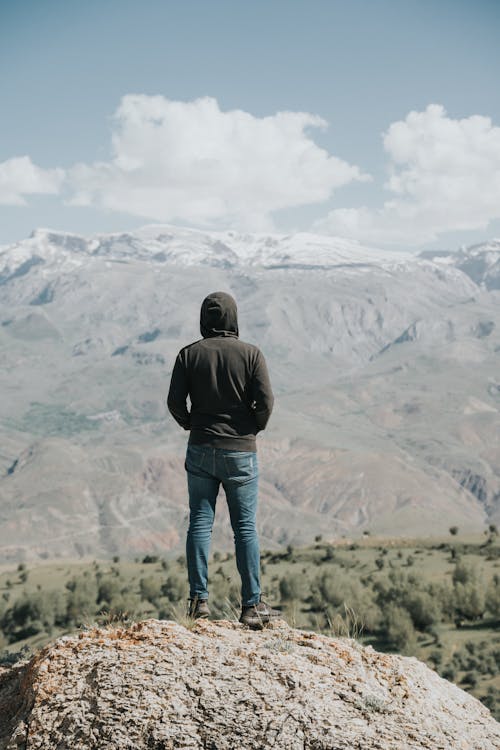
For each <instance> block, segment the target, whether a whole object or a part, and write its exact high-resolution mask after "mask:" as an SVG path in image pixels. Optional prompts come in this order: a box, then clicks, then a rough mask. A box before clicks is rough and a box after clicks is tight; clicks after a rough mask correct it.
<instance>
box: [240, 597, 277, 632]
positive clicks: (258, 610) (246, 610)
mask: <svg viewBox="0 0 500 750" xmlns="http://www.w3.org/2000/svg"><path fill="white" fill-rule="evenodd" d="M278 617H281V618H283V613H282V612H281V611H280V610H279V609H272V607H270V606H269V604H266V603H265V602H263V601H262V599H261V600H260V602H259V603H258V604H251V605H249V606H244V607H242V608H241V617H240V622H241V623H243V625H248V626H249V627H250V628H254V629H255V630H261V629H262V628H263V627H264V625H265V624H266V623H268V622H270V621H271V620H274V619H277V618H278Z"/></svg>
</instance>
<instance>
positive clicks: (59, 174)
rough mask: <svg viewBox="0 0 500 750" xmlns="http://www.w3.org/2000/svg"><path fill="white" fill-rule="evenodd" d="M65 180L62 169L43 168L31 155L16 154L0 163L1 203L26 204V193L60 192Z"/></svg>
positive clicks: (10, 204)
mask: <svg viewBox="0 0 500 750" xmlns="http://www.w3.org/2000/svg"><path fill="white" fill-rule="evenodd" d="M63 180H64V170H62V169H42V168H41V167H37V166H36V164H33V162H32V161H31V159H30V158H29V156H16V157H14V158H12V159H8V160H7V161H4V162H1V163H0V204H4V205H8V206H24V205H25V204H26V200H25V198H24V196H25V195H31V194H34V193H49V194H50V193H53V194H55V193H58V192H59V190H60V187H61V184H62V182H63Z"/></svg>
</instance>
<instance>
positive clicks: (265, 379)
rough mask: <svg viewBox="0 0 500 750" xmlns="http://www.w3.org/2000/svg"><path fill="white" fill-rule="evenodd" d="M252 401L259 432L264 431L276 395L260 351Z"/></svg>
mask: <svg viewBox="0 0 500 750" xmlns="http://www.w3.org/2000/svg"><path fill="white" fill-rule="evenodd" d="M251 392H252V400H253V402H254V405H255V407H254V408H255V412H254V414H255V422H256V424H257V432H260V430H263V429H264V428H265V426H266V425H267V423H268V420H269V417H270V416H271V412H272V410H273V404H274V395H273V391H272V388H271V381H270V380H269V373H268V371H267V364H266V360H265V359H264V355H263V354H262V352H261V351H260V350H257V357H256V360H255V365H254V370H253V374H252V385H251Z"/></svg>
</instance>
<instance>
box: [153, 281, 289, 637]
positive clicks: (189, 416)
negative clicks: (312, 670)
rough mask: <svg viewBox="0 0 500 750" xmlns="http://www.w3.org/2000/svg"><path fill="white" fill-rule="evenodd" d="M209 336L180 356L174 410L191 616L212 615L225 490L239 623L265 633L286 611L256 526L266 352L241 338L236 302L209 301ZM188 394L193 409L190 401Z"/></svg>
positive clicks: (266, 401)
mask: <svg viewBox="0 0 500 750" xmlns="http://www.w3.org/2000/svg"><path fill="white" fill-rule="evenodd" d="M200 329H201V334H202V336H203V338H202V339H200V340H199V341H195V342H194V343H193V344H190V345H189V346H185V347H184V348H183V349H181V350H180V352H179V354H178V355H177V358H176V360H175V365H174V369H173V371H172V378H171V382H170V389H169V393H168V399H167V405H168V408H169V410H170V412H171V414H172V416H173V417H174V418H175V419H176V421H177V422H178V423H179V424H180V425H181V427H183V428H184V429H185V430H189V431H190V433H189V441H188V445H187V451H186V461H185V469H186V472H187V483H188V493H189V511H190V514H189V528H188V532H187V539H186V557H187V567H188V578H189V597H190V598H189V614H190V615H191V616H192V617H195V618H196V617H208V615H209V614H210V610H209V608H208V556H209V551H210V539H211V534H212V526H213V522H214V517H215V504H216V499H217V494H218V491H219V486H220V485H221V484H222V486H223V487H224V491H225V494H226V499H227V504H228V507H229V515H230V518H231V526H232V529H233V532H234V542H235V551H236V564H237V567H238V572H239V574H240V577H241V603H242V608H241V617H240V622H242V623H244V624H246V625H249V626H251V627H261V626H262V624H263V623H265V622H269V620H270V619H271V618H272V617H278V616H281V612H279V611H278V610H275V609H271V607H269V605H267V604H266V603H265V602H263V601H262V599H261V589H260V551H259V538H258V535H257V528H256V513H257V494H258V465H257V448H256V440H255V436H256V434H257V433H258V432H260V431H261V430H263V429H264V428H265V426H266V424H267V422H268V419H269V417H270V415H271V411H272V408H273V402H274V397H273V392H272V390H271V384H270V381H269V375H268V372H267V366H266V361H265V359H264V356H263V354H262V352H261V351H260V350H259V349H258V348H257V347H256V346H253V345H252V344H247V343H245V342H243V341H240V339H239V331H238V316H237V309H236V302H235V300H234V299H233V297H232V296H231V295H230V294H226V293H225V292H214V293H213V294H209V295H208V297H206V298H205V299H204V300H203V303H202V306H201V313H200ZM188 396H189V399H190V402H191V410H190V411H188V408H187V405H186V400H187V397H188Z"/></svg>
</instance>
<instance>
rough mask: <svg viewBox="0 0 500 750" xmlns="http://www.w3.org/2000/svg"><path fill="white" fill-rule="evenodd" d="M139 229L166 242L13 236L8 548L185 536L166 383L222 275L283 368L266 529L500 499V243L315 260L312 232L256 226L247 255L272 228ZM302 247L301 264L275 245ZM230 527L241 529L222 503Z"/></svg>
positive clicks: (492, 506)
mask: <svg viewBox="0 0 500 750" xmlns="http://www.w3.org/2000/svg"><path fill="white" fill-rule="evenodd" d="M176 231H177V230H176ZM144 232H145V233H146V234H147V233H148V232H149V233H150V234H151V235H152V236H153V240H151V242H152V243H153V246H152V245H151V244H148V242H150V240H144V242H145V243H146V244H145V245H144V246H142V245H141V247H142V250H140V252H138V256H139V257H136V256H137V251H136V249H135V248H136V246H135V245H134V242H135V243H136V244H139V245H140V244H141V242H143V240H140V238H138V237H136V238H135V240H134V242H132V241H129V239H127V240H126V241H125V240H124V239H123V237H125V238H130V234H127V233H122V234H115V235H112V237H113V238H114V239H113V241H112V242H111V243H108V244H104V245H99V242H97V244H95V242H96V240H95V238H94V239H92V238H89V239H88V240H84V241H82V240H81V238H80V239H78V241H76V240H74V237H75V236H74V235H70V234H68V235H65V236H62V235H58V236H57V238H55V239H58V241H61V242H62V244H63V245H64V243H65V242H67V241H71V242H73V241H75V242H76V245H75V247H76V249H72V248H71V247H69V249H68V247H66V249H64V247H59V246H58V245H57V244H54V242H52V240H50V242H49V240H47V235H46V234H45V233H42V234H41V235H36V234H35V236H34V237H33V238H32V239H31V240H29V241H28V244H26V243H24V244H23V243H21V245H19V247H16V248H14V249H12V248H11V249H10V250H7V251H5V249H3V250H2V251H1V252H0V354H1V356H2V358H3V368H2V369H1V370H0V388H1V390H2V394H3V398H2V402H1V407H0V435H1V436H2V446H3V448H2V451H0V513H1V514H2V521H3V523H2V526H1V528H0V559H8V560H14V559H18V560H19V559H25V556H26V555H28V554H34V555H35V556H39V555H46V554H49V555H51V556H52V555H53V554H56V555H64V556H69V557H73V556H75V555H76V556H78V555H82V556H86V555H92V554H94V555H96V556H99V557H105V556H109V555H113V554H121V555H123V556H126V555H132V556H133V555H134V554H136V553H142V552H154V551H158V550H159V549H160V547H161V542H160V540H161V539H163V540H169V541H168V543H169V545H171V547H170V551H171V552H172V553H173V552H174V550H175V549H180V547H181V544H182V541H181V540H182V537H183V534H184V530H185V523H186V506H185V486H184V485H185V477H184V472H183V465H182V462H183V459H182V454H183V451H184V444H185V438H186V436H185V434H184V433H183V432H182V431H181V430H179V429H178V428H177V426H176V425H175V424H174V422H173V420H171V419H170V417H169V415H168V413H167V410H166V407H165V396H166V392H167V390H168V382H169V376H170V372H171V368H172V364H173V361H174V359H175V356H176V354H177V352H178V350H179V349H180V348H181V346H183V345H185V344H186V343H189V342H190V341H193V340H196V339H198V338H200V331H199V327H198V321H199V306H200V303H201V300H202V299H203V298H204V296H206V294H208V293H209V292H211V291H213V290H214V289H224V290H227V291H229V292H230V293H232V294H233V296H234V297H235V298H236V300H237V302H238V308H239V318H240V331H241V336H242V338H243V339H245V340H248V341H251V342H255V343H256V344H257V345H258V346H259V347H260V348H261V349H262V351H263V352H264V353H265V356H266V359H267V361H268V365H269V368H270V372H271V379H272V383H273V388H274V390H275V395H276V406H275V411H274V413H273V416H272V417H271V420H270V423H269V428H268V430H266V432H265V434H264V435H261V436H259V446H260V447H259V450H260V452H261V454H262V475H261V496H262V499H261V506H260V528H261V534H262V537H263V540H264V542H265V544H266V545H267V546H268V547H270V548H272V547H273V546H276V545H277V544H288V543H294V544H305V543H308V542H310V541H311V539H312V538H313V537H314V535H315V534H317V533H325V534H326V535H329V536H330V537H332V538H336V537H338V536H339V535H342V534H351V533H362V531H363V530H367V529H368V530H372V531H373V532H374V533H385V534H390V533H395V534H397V535H401V534H404V533H405V529H407V528H411V529H412V534H413V533H419V534H425V533H428V532H430V533H436V534H442V533H445V532H446V531H447V528H448V525H449V524H450V523H453V524H455V525H457V526H460V527H461V528H465V529H469V530H470V531H471V532H472V531H480V530H481V529H483V528H484V526H485V524H487V523H489V522H493V523H495V522H496V523H498V522H499V521H500V448H499V447H498V434H499V431H500V381H499V379H498V362H499V356H500V328H499V325H498V322H497V321H498V302H499V291H498V290H497V289H496V288H489V287H490V286H491V285H492V283H493V281H494V278H495V277H494V274H495V273H496V270H495V269H496V262H497V250H496V249H495V248H496V245H495V243H491V242H490V243H488V244H487V247H486V248H485V249H484V252H485V253H486V254H487V256H488V262H486V261H484V263H483V262H482V265H481V266H478V265H475V266H474V267H473V268H472V267H471V266H470V264H469V266H467V265H466V268H465V270H464V269H463V268H461V267H459V266H460V265H464V263H465V262H466V257H465V255H464V252H465V251H464V252H462V253H461V254H460V253H459V254H458V255H449V256H442V257H441V258H440V259H435V260H432V259H429V258H425V257H424V258H419V257H415V256H411V257H409V258H408V257H406V256H405V258H403V259H401V258H400V255H396V259H395V256H394V255H391V256H390V259H389V260H386V255H384V256H383V257H379V256H375V255H373V254H371V255H370V252H368V250H366V251H365V250H363V251H362V252H363V258H364V261H366V262H363V264H361V263H360V258H361V256H360V255H359V253H358V255H357V256H356V257H355V258H353V256H352V255H351V256H349V257H350V258H351V261H352V262H351V263H346V262H344V261H345V254H346V252H347V250H346V246H345V245H344V246H342V247H343V248H344V249H343V250H342V247H340V245H339V247H340V250H338V252H337V255H335V256H334V257H333V260H332V257H331V258H330V262H331V265H330V266H328V267H326V266H325V265H324V259H323V258H322V257H321V258H317V259H316V261H315V262H316V263H317V264H319V265H316V266H311V265H310V263H309V264H306V265H305V266H304V263H303V261H304V260H309V261H310V260H311V253H312V252H313V250H312V248H313V245H312V244H311V245H307V246H304V245H303V244H301V243H303V237H297V236H296V237H294V238H293V237H287V236H285V239H283V240H282V244H280V245H279V246H278V248H277V247H276V246H270V247H267V248H266V246H265V242H266V237H267V239H268V240H269V239H270V238H269V236H267V235H262V236H261V237H260V239H259V238H257V239H255V238H252V237H251V236H250V235H241V237H243V238H245V237H246V238H247V239H246V240H245V242H243V240H242V241H241V243H242V244H241V246H238V247H239V249H238V248H236V249H238V252H234V253H233V250H232V249H231V248H230V247H229V246H228V247H229V250H230V251H231V253H233V255H234V258H237V257H239V255H241V254H242V250H241V248H242V247H247V246H248V247H254V248H256V249H255V252H254V254H253V255H252V259H253V260H252V262H251V263H240V262H239V261H238V262H236V261H235V260H234V258H233V257H232V256H230V255H229V254H228V251H226V250H225V249H224V248H221V247H220V246H218V245H215V244H214V243H215V242H216V241H218V239H217V238H216V237H215V236H214V235H213V234H210V233H199V232H198V233H194V234H193V230H178V235H177V238H175V237H174V239H173V240H172V239H169V240H168V242H167V241H165V242H164V243H163V245H162V244H161V242H160V241H159V240H158V237H159V236H160V235H161V234H162V232H164V228H162V229H160V230H159V229H158V227H154V228H149V229H145V230H144ZM158 232H159V233H160V234H159V233H158ZM173 232H174V229H173V228H170V234H172V233H173ZM188 234H189V237H190V238H191V239H190V242H191V243H194V245H193V248H194V249H193V252H194V253H195V254H194V255H192V254H191V255H190V263H189V264H188V265H186V264H185V263H182V262H181V260H180V259H182V257H184V256H185V253H186V252H188V254H189V253H191V250H190V248H189V245H188V246H186V243H185V240H184V237H185V236H187V235H188ZM61 237H62V239H61ZM64 237H66V239H64ZM68 237H69V238H70V240H68V239H67V238H68ZM120 237H121V238H122V239H121V240H120V239H119V238H120ZM200 237H201V238H202V239H203V238H204V239H203V242H201V240H200ZM108 239H109V236H108ZM271 239H272V238H271ZM316 240H317V238H316V239H315V241H316ZM238 241H239V240H238ZM318 241H319V240H318ZM82 242H83V244H81V243H82ZM162 242H163V241H162ZM200 242H201V244H200ZM321 242H323V243H324V238H322V239H321ZM333 242H335V241H333ZM78 243H80V244H78ZM92 243H94V245H92ZM203 243H205V244H203ZM207 243H208V244H207ZM245 243H246V244H245ZM252 243H253V244H252ZM283 243H285V244H283ZM286 243H287V244H286ZM285 245H286V246H285ZM174 246H175V247H174ZM89 247H90V248H91V250H92V252H90V251H89V252H88V248H89ZM169 247H170V248H171V250H172V251H173V249H175V253H177V255H176V254H175V253H174V255H173V256H172V257H171V258H170V259H168V258H167V254H168V252H169V250H168V248H169ZM207 247H208V250H207ZM234 247H236V245H235V246H234ZM161 248H163V250H162V249H161ZM290 248H292V249H294V248H295V249H296V250H297V252H296V253H295V255H294V262H295V263H296V265H293V264H291V265H290V258H288V260H287V263H288V265H286V264H285V266H283V264H281V267H277V266H279V265H280V264H279V263H276V262H275V261H277V260H279V259H281V260H283V259H284V258H285V256H286V255H287V253H288V254H289V255H290V252H289V251H290ZM233 249H234V248H233ZM323 251H324V253H326V252H327V251H326V250H325V245H324V244H323ZM158 252H164V256H165V257H164V258H163V259H159V258H157V257H156V259H155V256H156V255H157V253H158ZM471 252H472V253H473V255H471V256H470V257H471V258H472V259H473V260H474V259H477V257H480V258H482V255H481V252H482V251H481V249H480V248H474V249H473V251H471ZM134 253H135V255H134ZM183 253H184V256H183ZM196 253H198V255H196ZM207 253H208V255H207ZM259 253H260V255H259ZM292 254H293V253H292ZM174 256H175V257H174ZM37 258H38V260H37ZM44 258H45V260H44ZM172 258H173V259H172ZM176 258H177V260H176ZM197 258H198V259H199V258H202V259H203V258H204V259H205V261H206V260H207V258H208V262H202V261H199V260H197ZM211 258H215V260H216V263H215V264H212V263H211V260H210V259H211ZM228 258H229V260H231V258H232V260H231V262H229V260H228ZM377 258H378V260H377ZM498 258H500V248H499V250H498ZM152 259H153V260H152ZM255 259H258V260H259V262H258V263H257V261H255ZM313 259H314V258H313ZM225 260H227V261H228V262H227V263H226V262H225ZM263 260H265V262H267V263H268V264H269V265H268V266H267V267H266V266H265V265H263V264H262V261H263ZM483 260H484V259H483ZM191 261H192V262H191ZM254 261H255V262H254ZM299 261H300V264H299ZM368 261H370V262H368ZM499 262H500V261H499ZM455 263H457V265H455ZM467 270H468V272H466V271H467ZM471 273H472V274H473V275H474V278H475V280H474V279H473V278H472V277H471V275H470V274H471ZM493 287H494V284H493ZM26 456H30V459H29V461H27V460H25V457H26ZM354 466H355V467H356V471H355V472H354V471H353V470H352V467H354ZM13 467H15V468H13ZM116 467H120V468H119V470H117V469H116ZM152 467H154V469H152ZM298 467H300V471H298V470H297V469H298ZM152 471H153V475H154V476H155V477H156V479H155V480H154V481H152V480H148V482H145V481H144V478H143V477H144V476H149V477H151V476H152V474H151V472H152ZM362 474H363V475H364V477H365V478H364V479H363V480H360V479H359V477H360V476H361V475H362ZM223 508H224V505H223V504H222V507H221V510H222V511H223ZM82 509H85V511H84V512H83V511H82ZM30 519H31V520H33V519H36V524H38V528H39V529H43V535H42V539H46V540H47V542H46V543H44V542H42V544H40V541H39V538H38V539H36V538H35V536H33V533H34V529H33V528H32V525H31V524H30ZM214 534H215V537H214V543H215V544H217V545H219V546H221V548H228V547H229V546H230V544H231V534H230V529H229V525H228V519H227V514H225V512H224V511H223V517H222V523H221V524H220V526H219V527H217V529H216V530H215V531H214ZM48 540H52V541H51V542H50V543H49V541H48ZM30 550H32V552H30ZM35 550H36V552H35Z"/></svg>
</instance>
